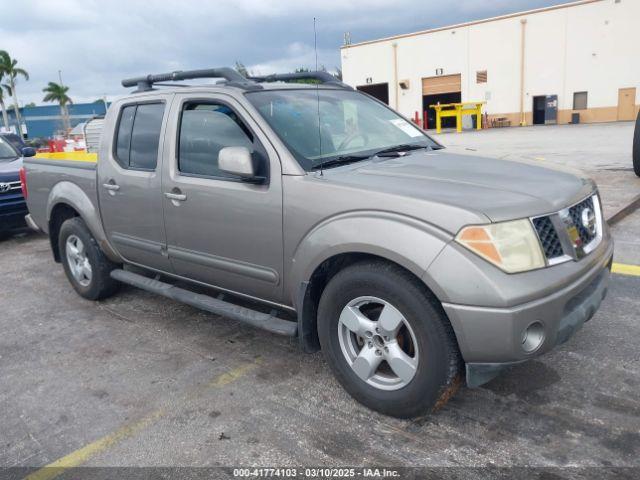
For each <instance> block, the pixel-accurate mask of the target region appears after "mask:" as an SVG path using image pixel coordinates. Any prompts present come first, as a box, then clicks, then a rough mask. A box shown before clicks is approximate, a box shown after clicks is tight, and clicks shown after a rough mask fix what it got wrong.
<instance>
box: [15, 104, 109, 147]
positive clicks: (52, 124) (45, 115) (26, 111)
mask: <svg viewBox="0 0 640 480" xmlns="http://www.w3.org/2000/svg"><path fill="white" fill-rule="evenodd" d="M105 113H106V109H105V106H104V102H102V101H99V102H94V103H77V104H73V105H69V115H70V117H71V118H70V120H71V128H73V127H75V126H76V125H77V124H78V123H80V122H86V121H87V120H89V119H91V118H93V117H95V116H102V115H104V114H105ZM20 115H21V116H22V121H23V123H26V125H27V136H28V137H29V138H36V137H42V138H49V137H51V136H53V135H54V133H55V132H56V131H58V130H61V129H62V117H61V116H60V107H59V106H58V105H42V106H36V107H23V108H21V109H20ZM9 122H10V123H11V124H12V125H15V116H14V115H13V112H12V111H9Z"/></svg>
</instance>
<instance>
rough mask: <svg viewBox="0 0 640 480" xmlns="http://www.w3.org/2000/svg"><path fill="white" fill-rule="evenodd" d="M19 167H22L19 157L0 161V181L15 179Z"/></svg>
mask: <svg viewBox="0 0 640 480" xmlns="http://www.w3.org/2000/svg"><path fill="white" fill-rule="evenodd" d="M20 167H22V158H21V157H17V158H14V159H0V179H3V180H9V179H11V180H15V179H17V178H18V171H19V170H20Z"/></svg>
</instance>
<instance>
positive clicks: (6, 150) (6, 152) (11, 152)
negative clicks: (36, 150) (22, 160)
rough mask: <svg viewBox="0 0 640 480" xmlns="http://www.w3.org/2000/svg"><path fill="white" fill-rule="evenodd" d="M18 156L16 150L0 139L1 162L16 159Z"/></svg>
mask: <svg viewBox="0 0 640 480" xmlns="http://www.w3.org/2000/svg"><path fill="white" fill-rule="evenodd" d="M17 156H18V153H17V152H16V150H15V149H14V148H13V147H12V146H11V145H9V144H8V143H7V142H6V141H5V140H4V139H2V138H1V137H0V160H7V159H10V158H16V157H17Z"/></svg>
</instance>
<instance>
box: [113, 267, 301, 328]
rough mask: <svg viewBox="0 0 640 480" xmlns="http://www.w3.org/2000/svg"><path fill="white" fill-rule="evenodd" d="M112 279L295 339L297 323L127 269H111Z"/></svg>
mask: <svg viewBox="0 0 640 480" xmlns="http://www.w3.org/2000/svg"><path fill="white" fill-rule="evenodd" d="M111 278H113V279H115V280H118V281H119V282H122V283H126V284H128V285H132V286H134V287H137V288H141V289H142V290H146V291H148V292H151V293H155V294H157V295H162V296H163V297H167V298H171V299H172V300H176V301H178V302H182V303H186V304H187V305H191V306H192V307H195V308H199V309H201V310H206V311H207V312H211V313H215V314H216V315H220V316H222V317H227V318H232V319H233V320H238V321H240V322H244V323H248V324H249V325H251V326H253V327H256V328H262V329H263V330H267V331H269V332H272V333H277V334H279V335H286V336H288V337H295V336H296V335H297V333H298V324H297V323H296V322H290V321H287V320H283V319H281V318H278V317H276V316H275V315H272V314H269V313H263V312H258V311H256V310H251V309H249V308H245V307H241V306H239V305H235V304H233V303H229V302H225V301H223V300H219V299H217V298H214V297H210V296H209V295H203V294H201V293H194V292H191V291H189V290H185V289H184V288H179V287H176V286H174V285H171V284H169V283H165V282H160V281H158V280H154V279H153V278H148V277H145V276H143V275H138V274H137V273H133V272H129V271H127V270H120V269H117V270H112V271H111Z"/></svg>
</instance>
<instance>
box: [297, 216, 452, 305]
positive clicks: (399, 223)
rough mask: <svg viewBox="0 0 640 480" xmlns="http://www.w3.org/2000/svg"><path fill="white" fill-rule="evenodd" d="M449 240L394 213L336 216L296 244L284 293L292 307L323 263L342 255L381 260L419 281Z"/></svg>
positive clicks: (431, 226)
mask: <svg viewBox="0 0 640 480" xmlns="http://www.w3.org/2000/svg"><path fill="white" fill-rule="evenodd" d="M450 240H451V235H450V234H448V233H447V232H445V231H443V230H440V229H438V228H436V227H435V226H433V225H431V224H428V223H426V222H423V221H421V220H417V219H415V218H411V217H407V216H403V215H398V214H395V213H390V212H383V211H355V212H348V213H343V214H340V215H336V216H334V217H331V218H328V219H326V220H324V221H322V222H320V223H319V224H317V225H316V226H315V227H314V228H313V229H312V230H311V231H309V232H308V234H307V235H306V236H305V237H304V238H303V239H302V240H301V241H300V242H299V244H298V246H297V248H296V250H295V252H294V255H293V258H292V261H291V265H290V275H288V276H287V277H288V278H289V284H288V287H287V291H288V292H289V294H290V298H291V299H292V301H293V304H294V305H295V304H296V303H297V298H296V297H297V296H298V288H299V286H300V284H301V283H302V282H306V281H309V279H310V278H311V276H312V274H313V272H314V271H315V270H316V269H317V268H318V267H319V266H320V265H321V264H322V263H323V262H324V261H325V260H328V259H329V258H331V257H334V256H336V255H340V254H344V253H365V254H370V255H375V256H378V257H382V258H385V259H387V260H389V261H391V262H394V263H396V264H398V265H400V266H402V267H404V268H406V269H407V270H409V271H410V272H412V273H413V274H414V275H416V277H418V278H422V277H423V275H424V273H425V271H426V269H427V268H428V267H429V265H430V264H431V262H432V261H433V260H434V259H435V258H436V257H437V255H438V254H439V253H440V251H442V249H443V248H444V246H445V245H446V244H447V243H448V242H449V241H450ZM427 286H428V287H429V288H432V287H433V286H432V285H429V284H428V283H427ZM432 290H433V289H432Z"/></svg>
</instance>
